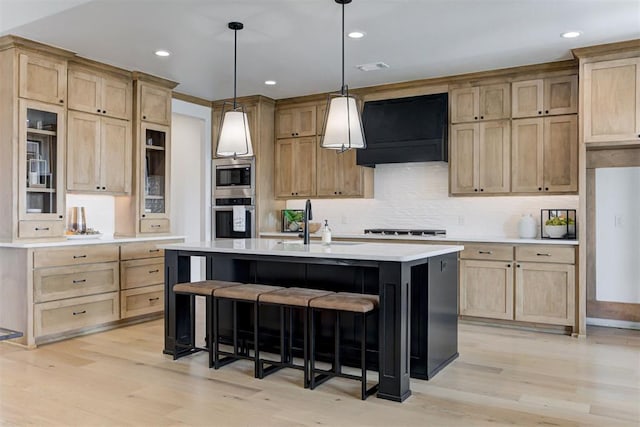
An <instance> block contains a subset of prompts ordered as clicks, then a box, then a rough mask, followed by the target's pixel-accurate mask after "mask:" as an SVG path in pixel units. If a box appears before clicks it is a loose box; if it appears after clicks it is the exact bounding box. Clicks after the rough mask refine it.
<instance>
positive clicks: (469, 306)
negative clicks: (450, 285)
mask: <svg viewBox="0 0 640 427" xmlns="http://www.w3.org/2000/svg"><path fill="white" fill-rule="evenodd" d="M460 314H462V315H466V316H476V317H489V318H493V319H513V268H512V263H511V262H505V261H475V260H462V261H460Z"/></svg>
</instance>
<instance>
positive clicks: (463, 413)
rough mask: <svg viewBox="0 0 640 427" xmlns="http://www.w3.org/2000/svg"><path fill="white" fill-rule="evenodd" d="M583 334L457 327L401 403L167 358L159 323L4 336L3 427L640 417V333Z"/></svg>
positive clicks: (346, 386) (637, 420)
mask: <svg viewBox="0 0 640 427" xmlns="http://www.w3.org/2000/svg"><path fill="white" fill-rule="evenodd" d="M588 333H589V335H588V338H586V339H576V338H571V337H568V336H561V335H552V334H544V333H537V332H527V331H519V330H511V329H505V328H495V327H489V326H481V325H473V324H461V325H460V340H459V342H460V358H459V359H457V360H456V361H455V362H454V363H453V364H451V365H450V366H449V367H448V368H446V369H445V370H444V371H442V372H440V373H439V374H438V375H437V376H436V377H435V378H434V379H432V380H431V381H419V380H412V382H411V388H412V390H413V395H412V396H411V397H410V398H409V399H408V400H406V401H405V402H404V403H403V404H398V403H393V402H389V401H385V400H381V399H377V398H375V397H370V398H369V399H368V400H366V401H364V402H363V401H360V400H359V398H358V396H359V394H358V393H359V384H358V383H357V382H354V381H349V380H342V379H334V380H331V381H329V382H328V383H325V384H323V385H322V386H320V387H319V388H317V389H316V390H314V391H310V390H304V389H302V388H301V380H302V378H301V372H299V371H294V370H290V369H289V370H286V369H285V370H282V371H280V372H278V373H276V374H274V375H271V376H270V377H267V378H265V379H263V380H258V379H254V378H253V377H252V367H251V364H250V362H247V361H240V362H236V363H234V364H232V365H229V366H226V367H224V368H222V369H220V370H218V371H215V370H213V369H211V370H210V369H208V367H207V356H206V354H205V353H199V354H197V355H194V356H191V357H189V358H183V359H180V360H178V361H175V362H174V361H173V360H172V359H171V358H170V357H169V356H166V355H163V354H162V352H161V349H162V337H163V323H162V321H161V320H157V321H152V322H147V323H142V324H138V325H134V326H130V327H126V328H121V329H116V330H112V331H108V332H102V333H97V334H93V335H88V336H84V337H80V338H75V339H72V340H68V341H64V342H59V343H55V344H50V345H45V346H41V347H40V348H38V349H36V350H30V351H29V350H24V349H21V348H18V347H15V346H11V345H9V344H6V343H2V344H0V425H27V424H29V425H77V426H93V425H149V426H160V425H215V426H217V425H249V426H264V425H278V426H290V425H316V424H321V425H348V426H352V425H367V426H405V425H418V426H440V425H460V426H476V425H546V426H549V425H551V426H556V425H563V426H564V425H594V426H617V425H621V426H622V425H625V426H638V425H640V332H639V331H635V332H633V331H622V330H616V329H606V328H591V329H589V331H588Z"/></svg>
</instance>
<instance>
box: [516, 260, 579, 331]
mask: <svg viewBox="0 0 640 427" xmlns="http://www.w3.org/2000/svg"><path fill="white" fill-rule="evenodd" d="M515 292H516V311H515V319H516V320H521V321H525V322H536V323H549V324H553V325H567V326H574V324H575V316H574V314H575V313H574V310H575V266H573V265H568V264H547V263H528V262H522V263H518V264H517V268H516V291H515Z"/></svg>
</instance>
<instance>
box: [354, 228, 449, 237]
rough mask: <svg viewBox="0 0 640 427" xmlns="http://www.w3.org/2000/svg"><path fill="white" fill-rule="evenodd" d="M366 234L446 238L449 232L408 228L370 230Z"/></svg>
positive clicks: (365, 231)
mask: <svg viewBox="0 0 640 427" xmlns="http://www.w3.org/2000/svg"><path fill="white" fill-rule="evenodd" d="M364 234H383V235H389V236H403V235H407V236H445V235H446V234H447V230H421V229H407V228H369V229H366V230H364Z"/></svg>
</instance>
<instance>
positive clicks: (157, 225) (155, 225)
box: [151, 224, 160, 228]
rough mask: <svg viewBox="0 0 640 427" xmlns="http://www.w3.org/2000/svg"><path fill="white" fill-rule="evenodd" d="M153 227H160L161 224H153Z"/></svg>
mask: <svg viewBox="0 0 640 427" xmlns="http://www.w3.org/2000/svg"><path fill="white" fill-rule="evenodd" d="M151 228H160V224H151Z"/></svg>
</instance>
